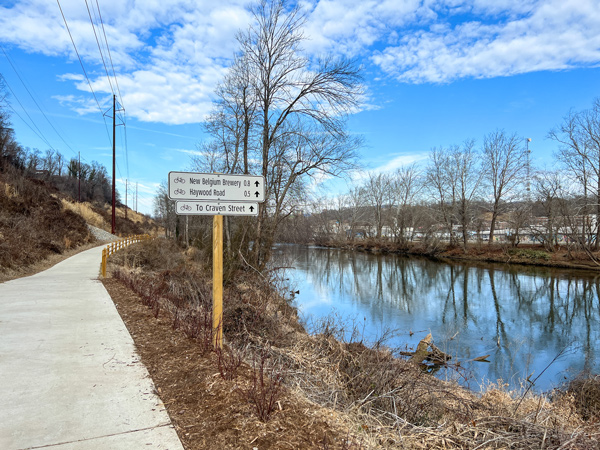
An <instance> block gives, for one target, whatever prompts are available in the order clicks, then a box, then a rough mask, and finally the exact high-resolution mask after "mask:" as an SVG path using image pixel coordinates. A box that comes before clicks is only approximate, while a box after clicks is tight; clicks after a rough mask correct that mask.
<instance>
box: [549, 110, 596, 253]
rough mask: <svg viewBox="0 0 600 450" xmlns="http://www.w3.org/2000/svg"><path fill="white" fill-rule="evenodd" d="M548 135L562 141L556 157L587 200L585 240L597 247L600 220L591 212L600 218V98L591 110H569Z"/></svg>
mask: <svg viewBox="0 0 600 450" xmlns="http://www.w3.org/2000/svg"><path fill="white" fill-rule="evenodd" d="M549 137H550V138H551V139H553V140H555V141H556V142H558V143H559V144H560V147H559V150H558V152H557V155H556V156H557V159H558V160H559V161H560V162H561V163H562V165H563V167H565V168H566V169H568V172H569V173H571V174H572V176H573V178H574V181H576V182H577V183H578V184H579V186H580V191H581V194H582V195H583V198H584V202H585V207H584V208H583V211H582V213H583V214H584V215H585V218H584V229H585V230H586V231H587V233H588V238H587V239H584V241H587V242H593V243H594V244H593V246H594V249H595V250H598V248H599V245H600V228H599V227H600V221H598V220H596V221H593V220H592V219H591V217H590V215H591V214H592V213H595V214H596V217H600V99H596V100H595V101H594V104H593V106H592V108H591V109H589V110H584V111H580V112H573V111H570V112H569V113H568V114H567V116H566V117H565V118H564V120H563V123H562V124H561V125H560V126H559V127H558V128H555V129H554V130H552V131H550V133H549Z"/></svg>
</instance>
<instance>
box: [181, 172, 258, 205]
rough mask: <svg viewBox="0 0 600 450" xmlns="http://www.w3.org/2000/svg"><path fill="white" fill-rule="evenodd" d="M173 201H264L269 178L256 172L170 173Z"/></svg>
mask: <svg viewBox="0 0 600 450" xmlns="http://www.w3.org/2000/svg"><path fill="white" fill-rule="evenodd" d="M169 198H170V199H171V200H209V201H210V200H212V201H225V202H259V203H260V202H264V201H265V179H264V177H259V176H253V175H224V174H215V173H193V172H169Z"/></svg>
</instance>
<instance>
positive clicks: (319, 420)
mask: <svg viewBox="0 0 600 450" xmlns="http://www.w3.org/2000/svg"><path fill="white" fill-rule="evenodd" d="M103 283H104V286H105V287H106V289H107V290H108V292H109V294H110V295H111V297H112V298H113V301H114V302H115V305H116V307H117V309H118V311H119V313H120V315H121V317H122V318H123V321H124V322H125V324H126V326H127V328H128V330H129V332H130V333H131V336H132V337H133V339H134V341H135V345H136V347H137V351H138V353H139V354H140V357H141V360H142V362H143V363H144V364H145V366H146V367H147V368H148V371H149V372H150V376H151V377H152V379H153V380H154V383H155V385H156V389H157V391H158V394H159V396H160V398H161V399H162V401H163V403H164V404H165V406H166V408H167V411H168V413H169V415H170V416H171V419H172V421H173V423H174V425H175V428H176V430H177V433H178V434H179V437H180V439H181V441H182V442H183V445H184V447H185V448H186V450H199V449H250V450H254V449H258V450H262V449H359V448H361V445H360V444H359V443H358V444H357V443H356V442H357V441H356V440H353V438H351V437H349V434H348V431H347V430H346V429H344V426H343V423H342V422H341V420H340V419H339V418H338V417H337V416H336V413H335V412H333V411H329V410H326V409H323V408H321V407H318V406H316V405H314V404H312V403H310V402H309V401H307V400H306V399H304V398H302V397H301V396H300V395H298V394H296V393H295V392H291V391H289V390H284V392H283V395H282V397H281V399H280V400H279V402H278V403H277V408H276V409H275V412H274V413H273V415H272V416H271V418H270V420H269V421H268V422H266V423H264V422H262V421H260V420H259V419H258V417H257V414H256V411H255V407H254V405H253V404H251V403H250V402H249V400H248V396H247V391H248V389H250V388H251V385H252V381H251V380H252V371H253V370H254V369H253V368H252V367H250V366H249V365H247V364H242V366H241V367H240V370H239V373H238V376H237V378H236V379H234V380H233V381H226V380H224V379H223V378H222V377H221V375H220V372H219V369H218V365H217V358H216V355H215V353H214V352H208V353H203V351H202V350H201V347H200V346H199V345H198V343H197V342H196V341H195V340H193V339H190V338H188V337H186V336H185V335H184V334H183V333H182V332H180V331H179V330H173V327H172V324H173V322H172V320H171V319H168V318H166V317H161V316H160V315H159V317H158V318H157V319H156V318H154V316H153V314H152V312H151V310H150V309H149V308H148V307H146V306H144V305H142V303H141V301H140V299H139V297H138V296H137V295H136V294H135V293H134V292H133V291H131V290H130V289H129V288H127V287H126V286H124V285H123V284H122V283H121V282H120V281H118V280H114V279H110V278H109V279H105V280H103ZM348 440H351V441H354V443H352V442H351V443H348V442H347V441H348Z"/></svg>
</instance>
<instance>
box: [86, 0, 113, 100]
mask: <svg viewBox="0 0 600 450" xmlns="http://www.w3.org/2000/svg"><path fill="white" fill-rule="evenodd" d="M85 6H86V8H87V11H88V16H89V17H90V23H91V24H92V31H93V32H94V37H95V38H96V44H97V45H98V51H99V52H100V59H101V60H102V65H103V66H104V71H105V72H106V78H107V79H108V85H109V86H110V91H111V92H112V94H113V95H115V90H114V89H113V86H112V82H111V81H110V75H109V74H108V68H107V67H106V61H105V60H104V54H103V53H102V48H101V47H100V41H99V40H98V34H96V27H95V26H94V20H93V19H92V13H91V11H90V6H89V5H88V2H87V0H85Z"/></svg>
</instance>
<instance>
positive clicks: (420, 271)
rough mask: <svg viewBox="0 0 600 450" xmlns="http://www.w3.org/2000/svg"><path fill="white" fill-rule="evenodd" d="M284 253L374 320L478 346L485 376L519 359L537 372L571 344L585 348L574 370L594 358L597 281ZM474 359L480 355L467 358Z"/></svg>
mask: <svg viewBox="0 0 600 450" xmlns="http://www.w3.org/2000/svg"><path fill="white" fill-rule="evenodd" d="M289 250H290V251H292V252H293V253H294V256H295V257H296V259H298V261H302V262H303V264H302V265H303V266H304V267H305V268H306V269H305V270H306V273H307V277H308V278H310V279H311V281H312V283H313V284H315V285H316V286H318V287H319V289H321V290H324V291H327V290H331V291H333V292H336V295H335V296H336V297H338V296H339V297H344V298H345V299H346V300H345V301H349V302H353V303H354V304H357V305H360V307H361V310H364V311H365V314H371V317H372V318H374V319H381V320H388V319H389V318H390V316H391V315H392V313H393V314H395V315H396V317H397V316H398V315H403V316H410V317H412V318H413V319H412V320H413V321H419V320H420V321H421V322H420V323H419V325H415V326H420V324H421V323H423V321H424V320H426V321H427V323H428V324H429V325H427V326H432V325H431V324H438V325H439V326H440V329H442V328H443V329H445V330H446V332H448V333H449V332H451V333H452V334H454V332H455V331H460V334H461V335H463V336H464V337H463V344H464V345H469V344H471V343H472V342H464V341H465V340H470V341H475V340H476V341H478V342H479V344H478V345H479V348H478V349H477V350H473V351H480V350H482V349H485V350H486V353H492V358H491V360H492V364H490V372H493V371H497V372H496V373H499V372H500V373H507V370H508V371H510V370H514V371H513V372H512V373H516V369H514V367H513V366H519V365H520V367H521V370H529V368H528V367H527V366H528V363H527V362H526V361H523V359H524V358H525V359H526V358H531V359H532V360H535V359H536V358H537V360H538V361H537V363H538V369H537V373H539V370H540V369H539V364H542V363H543V361H542V360H543V359H546V360H547V361H546V363H547V362H549V361H550V360H551V359H552V358H553V357H554V356H555V355H556V354H558V352H560V351H561V350H562V349H563V348H565V347H567V346H569V345H570V344H572V343H573V341H575V340H577V341H578V342H577V343H578V344H579V345H581V348H583V351H584V355H581V354H580V356H582V358H581V361H580V363H581V364H580V367H581V368H582V369H585V368H591V365H592V364H593V363H594V361H596V352H595V348H596V347H597V346H598V345H599V344H600V330H599V329H598V326H597V325H595V324H597V323H599V320H600V299H599V297H600V277H589V276H588V277H586V276H585V274H582V273H577V274H571V273H569V272H564V271H554V270H549V269H536V268H523V267H519V268H515V267H514V266H511V267H507V266H498V265H485V266H482V265H469V264H445V263H437V262H432V261H429V260H426V259H418V258H404V257H396V256H381V255H371V254H364V253H352V252H347V251H342V250H327V249H308V250H307V249H302V248H299V247H290V248H289ZM437 332H438V333H440V331H439V330H438V331H437ZM434 333H435V331H434ZM452 334H450V335H449V336H452ZM438 337H439V338H440V339H441V338H442V336H441V335H438ZM525 342H526V343H525ZM457 345H458V344H457ZM461 345H462V344H461ZM465 356H467V355H465ZM475 356H480V355H474V354H471V355H470V357H475ZM519 358H520V359H521V360H518V359H519ZM502 365H504V366H505V367H500V366H502ZM494 366H497V367H494ZM542 368H543V367H542Z"/></svg>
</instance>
